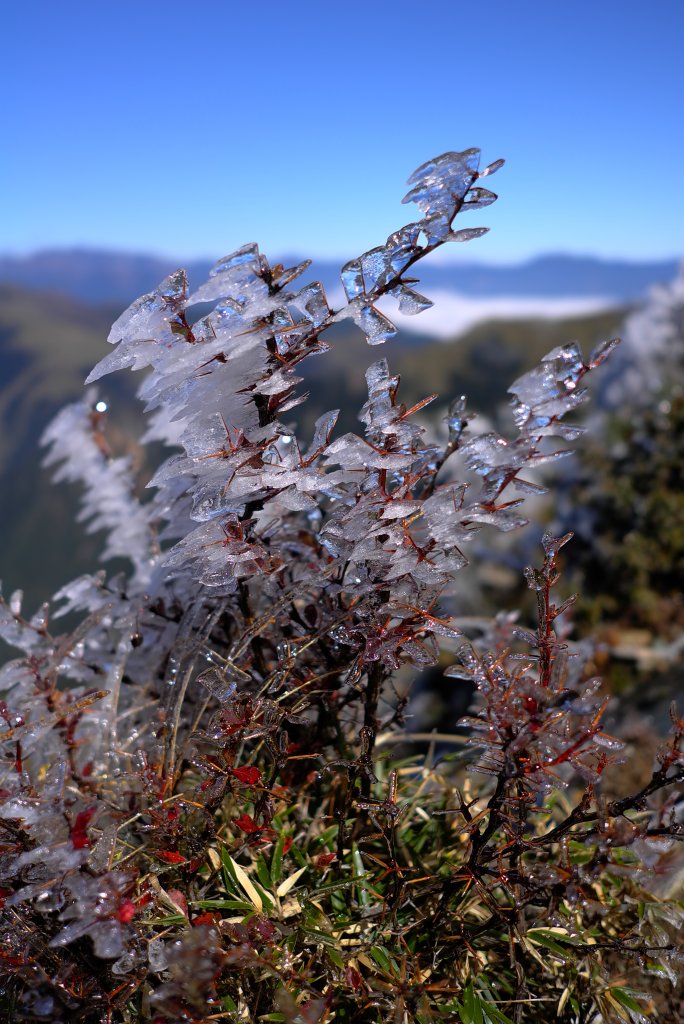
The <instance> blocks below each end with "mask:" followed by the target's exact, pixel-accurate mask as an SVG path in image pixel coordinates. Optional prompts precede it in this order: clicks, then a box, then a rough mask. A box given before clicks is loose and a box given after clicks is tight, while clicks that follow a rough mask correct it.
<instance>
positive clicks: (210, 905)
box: [190, 900, 254, 912]
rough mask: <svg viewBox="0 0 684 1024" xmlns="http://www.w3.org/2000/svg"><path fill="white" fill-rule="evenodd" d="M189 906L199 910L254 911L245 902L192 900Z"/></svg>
mask: <svg viewBox="0 0 684 1024" xmlns="http://www.w3.org/2000/svg"><path fill="white" fill-rule="evenodd" d="M190 906H192V907H198V908H199V909H200V910H248V911H250V912H251V911H252V910H254V906H253V905H252V904H251V903H247V901H246V900H193V901H192V902H191V904H190Z"/></svg>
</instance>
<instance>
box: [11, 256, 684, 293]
mask: <svg viewBox="0 0 684 1024" xmlns="http://www.w3.org/2000/svg"><path fill="white" fill-rule="evenodd" d="M283 262H286V263H296V262H297V258H296V257H292V258H290V259H287V258H284V259H283ZM211 265H212V261H210V260H190V261H184V260H182V259H181V260H179V261H175V262H174V260H172V259H170V258H169V259H166V258H162V257H158V256H150V255H146V254H143V253H125V252H109V251H105V250H95V249H52V250H44V251H39V252H36V253H33V254H32V255H29V256H0V283H9V284H15V285H20V286H22V287H24V288H31V289H40V290H43V291H45V290H47V291H58V292H62V293H64V294H67V295H70V296H72V297H73V298H76V299H79V300H81V301H85V302H89V303H121V304H127V303H129V302H131V301H132V300H133V299H134V298H136V297H137V296H138V295H142V294H143V293H145V292H148V291H151V290H152V289H153V288H154V287H155V286H156V285H157V284H159V282H160V281H161V280H162V279H163V278H164V277H165V276H166V275H167V274H169V273H170V272H171V271H172V270H175V269H176V268H177V267H179V266H185V268H186V269H187V271H188V274H189V276H190V280H191V282H196V283H200V282H201V281H203V280H205V279H206V275H207V273H208V271H209V268H210V267H211ZM677 265H678V264H677V260H674V259H673V260H659V261H651V262H639V263H634V262H629V261H626V260H624V261H623V260H606V259H598V258H595V257H591V256H568V255H560V254H556V255H546V256H538V257H535V258H534V259H531V260H527V261H526V262H524V263H520V264H517V265H512V266H504V265H495V264H484V263H453V264H449V265H446V264H437V265H433V266H429V265H428V266H421V268H420V272H419V274H420V280H421V285H422V286H423V287H424V288H428V289H429V288H438V289H440V290H443V291H450V292H453V293H456V294H461V295H468V296H470V297H471V298H495V297H499V296H517V297H525V296H534V297H538V298H542V297H543V298H565V297H575V298H581V297H601V298H603V299H610V300H614V301H615V304H616V305H618V304H624V303H630V302H635V301H638V300H639V299H641V298H643V296H644V295H645V294H646V292H647V291H648V289H649V288H650V287H651V286H652V285H653V284H657V283H660V282H664V281H668V280H670V279H671V278H673V277H674V275H675V274H676V272H677ZM340 266H341V263H339V264H338V263H335V262H332V261H324V260H316V261H314V264H313V266H312V267H311V269H310V271H309V274H308V275H307V276H308V277H309V279H310V278H311V276H312V275H313V277H314V278H316V279H319V280H321V281H322V282H323V284H324V285H325V287H326V288H327V289H329V290H330V291H334V290H336V289H338V288H339V287H340V279H339V270H340Z"/></svg>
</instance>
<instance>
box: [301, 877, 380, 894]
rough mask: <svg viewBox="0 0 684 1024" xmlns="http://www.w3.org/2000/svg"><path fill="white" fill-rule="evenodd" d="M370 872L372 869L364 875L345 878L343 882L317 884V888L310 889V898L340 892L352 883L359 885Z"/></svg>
mask: <svg viewBox="0 0 684 1024" xmlns="http://www.w3.org/2000/svg"><path fill="white" fill-rule="evenodd" d="M370 874H371V872H370V871H364V873H363V874H362V875H355V876H354V878H345V879H344V880H343V881H341V882H328V884H327V885H317V886H316V888H315V889H309V892H308V894H307V895H308V898H309V899H310V900H313V899H318V897H319V896H325V895H326V894H327V893H329V892H338V890H340V889H348V888H349V886H350V885H359V884H360V883H362V882H363V881H364V880H365V879H367V878H368V877H369V875H370Z"/></svg>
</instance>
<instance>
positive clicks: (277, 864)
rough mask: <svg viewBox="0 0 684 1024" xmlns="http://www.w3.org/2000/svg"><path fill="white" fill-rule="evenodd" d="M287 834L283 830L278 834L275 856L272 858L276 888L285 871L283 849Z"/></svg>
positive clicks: (272, 876) (272, 878)
mask: <svg viewBox="0 0 684 1024" xmlns="http://www.w3.org/2000/svg"><path fill="white" fill-rule="evenodd" d="M286 838H287V836H286V835H285V833H284V832H281V833H280V835H279V836H278V842H277V843H276V844H275V849H274V850H273V856H272V858H271V884H272V885H273V888H274V889H275V888H276V886H277V885H278V882H279V881H280V878H281V875H282V873H283V850H284V849H285V840H286Z"/></svg>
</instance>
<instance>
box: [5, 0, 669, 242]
mask: <svg viewBox="0 0 684 1024" xmlns="http://www.w3.org/2000/svg"><path fill="white" fill-rule="evenodd" d="M1 20H2V25H3V36H4V39H5V43H4V47H3V50H4V53H3V63H4V67H3V69H2V70H1V71H0V75H1V76H2V77H3V79H4V82H3V95H4V97H5V100H6V102H5V104H4V106H5V112H4V114H3V120H4V122H5V131H4V137H5V141H6V145H5V146H4V147H3V148H4V151H5V155H4V157H3V160H2V163H1V164H0V187H1V189H2V195H3V198H4V203H3V206H4V208H5V211H4V213H3V216H2V225H1V226H0V252H5V253H8V252H22V253H24V252H30V251H33V250H35V249H38V248H44V247H55V246H71V245H87V246H97V247H106V248H115V249H123V250H142V251H146V252H156V253H160V254H167V255H173V256H176V257H179V258H180V257H182V258H191V257H195V256H209V257H212V258H213V257H216V258H218V257H219V256H221V255H223V254H224V253H225V252H228V251H230V250H231V249H233V248H235V247H237V246H238V245H241V244H243V243H244V242H247V241H258V242H259V244H260V245H261V248H262V249H263V250H264V251H265V252H266V253H270V254H272V255H278V254H282V253H288V252H289V253H293V252H296V253H300V254H304V255H313V256H321V257H327V256H331V257H338V256H339V257H348V256H351V255H356V254H357V253H358V252H360V251H361V250H362V249H365V248H368V247H370V246H371V245H375V244H378V243H379V242H382V241H383V240H384V238H385V236H386V235H387V234H388V233H389V232H390V231H392V230H394V229H395V228H396V227H398V226H400V225H401V224H403V223H405V222H406V221H408V220H411V219H413V216H414V212H413V208H411V207H401V206H400V202H399V201H400V199H401V197H402V195H403V194H404V191H405V190H404V182H405V179H406V178H407V177H408V175H409V174H410V172H411V171H412V170H413V169H414V168H415V167H416V166H417V165H418V164H420V163H422V162H423V161H424V160H426V159H427V158H429V157H431V156H434V155H436V154H438V153H441V152H443V151H444V150H447V149H465V148H467V147H469V146H479V147H480V148H481V149H482V150H483V156H484V159H485V160H486V161H490V160H493V159H495V158H497V157H499V156H504V157H506V159H507V166H506V168H504V170H502V171H500V172H499V174H498V175H497V176H496V178H494V179H492V182H491V184H492V187H493V188H494V189H495V190H496V191H497V192H499V194H500V196H501V199H500V201H499V202H498V203H497V204H496V205H495V206H493V207H491V208H490V209H488V210H485V211H481V212H480V213H479V214H471V215H469V216H470V217H471V218H475V217H477V221H476V220H474V219H473V220H469V223H470V224H472V226H475V225H476V224H478V225H479V224H487V225H490V226H491V227H492V232H491V234H490V235H488V236H487V237H486V238H484V239H482V240H480V241H477V242H472V243H470V244H469V245H468V246H467V247H466V246H464V247H459V252H458V257H459V258H467V259H475V260H483V261H501V262H510V261H516V260H518V259H522V258H526V257H528V256H532V255H536V254H538V253H543V252H550V251H554V252H559V251H562V252H572V253H582V254H585V253H591V254H598V255H602V256H620V257H625V258H631V259H654V258H663V257H671V256H677V255H682V254H684V200H683V198H682V193H683V192H684V188H683V187H682V167H683V166H684V131H683V130H682V127H683V126H682V120H683V119H682V100H683V99H684V87H683V86H682V81H683V77H682V39H684V2H682V0H651V2H650V3H649V4H646V3H645V2H644V0H592V2H587V0H566V2H561V0H543V2H542V0H529V2H525V0H490V2H488V3H483V4H481V5H477V4H465V3H462V2H460V3H459V2H457V0H451V2H441V0H440V2H431V0H423V2H420V3H419V2H414V3H409V2H405V0H395V2H393V3H390V2H385V3H374V2H373V0H365V2H363V3H360V2H351V3H341V2H337V3H336V2H330V0H327V2H326V0H321V2H320V3H309V2H304V3H290V4H288V3H286V2H272V0H262V2H259V0H252V2H251V3H239V2H227V0H225V2H218V0H195V3H194V4H190V3H180V2H177V0H163V2H157V0H116V3H114V2H102V0H90V2H88V3H85V2H81V0H74V2H69V3H56V2H55V0H34V2H33V3H28V2H24V3H20V2H14V3H10V4H7V5H6V6H5V7H4V10H3V14H2V19H1ZM7 100H9V102H7ZM465 219H466V218H465V217H464V218H463V222H462V226H464V225H465Z"/></svg>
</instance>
